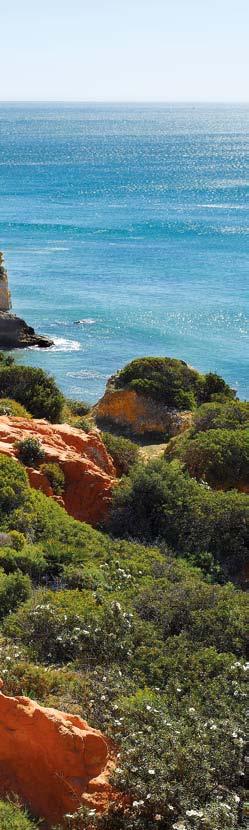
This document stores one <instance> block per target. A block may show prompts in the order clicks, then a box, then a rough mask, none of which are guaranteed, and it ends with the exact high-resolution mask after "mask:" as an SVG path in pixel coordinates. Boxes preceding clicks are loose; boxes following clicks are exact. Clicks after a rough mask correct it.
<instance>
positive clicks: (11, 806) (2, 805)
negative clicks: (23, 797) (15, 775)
mask: <svg viewBox="0 0 249 830" xmlns="http://www.w3.org/2000/svg"><path fill="white" fill-rule="evenodd" d="M0 827H1V830H38V824H36V823H34V822H33V821H31V819H29V818H28V814H27V812H26V810H24V809H23V808H22V807H20V806H18V803H12V802H10V801H0Z"/></svg>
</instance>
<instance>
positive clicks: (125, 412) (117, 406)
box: [92, 386, 192, 438]
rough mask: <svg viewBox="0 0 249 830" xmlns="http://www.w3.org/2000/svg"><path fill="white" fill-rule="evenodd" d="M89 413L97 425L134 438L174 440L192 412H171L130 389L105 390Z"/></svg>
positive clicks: (184, 426)
mask: <svg viewBox="0 0 249 830" xmlns="http://www.w3.org/2000/svg"><path fill="white" fill-rule="evenodd" d="M92 413H93V415H94V417H95V419H96V422H97V423H98V424H99V425H100V426H106V427H107V426H110V428H114V429H115V428H117V429H120V430H121V431H122V432H124V433H128V434H131V435H137V436H148V435H149V434H151V435H152V436H153V435H154V436H158V437H160V436H163V438H164V437H165V435H168V436H170V437H173V436H174V435H178V433H180V432H183V431H184V430H185V429H188V427H189V426H190V424H191V420H192V413H191V412H179V411H178V410H177V409H170V408H169V407H167V406H166V405H165V404H163V403H160V402H159V401H154V400H153V399H152V398H149V397H146V396H145V395H141V394H138V393H137V392H135V391H134V390H133V389H114V388H113V387H112V386H110V387H109V388H108V386H107V389H106V392H105V394H104V396H103V398H101V399H100V401H99V402H98V403H97V404H96V406H95V407H93V410H92Z"/></svg>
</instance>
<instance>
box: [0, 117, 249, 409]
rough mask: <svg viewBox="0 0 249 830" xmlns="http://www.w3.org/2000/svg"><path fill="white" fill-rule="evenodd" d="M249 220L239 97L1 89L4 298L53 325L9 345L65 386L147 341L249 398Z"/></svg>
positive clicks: (84, 383)
mask: <svg viewBox="0 0 249 830" xmlns="http://www.w3.org/2000/svg"><path fill="white" fill-rule="evenodd" d="M248 220H249V106H217V105H216V106H212V105H209V106H197V105H188V106H183V105H158V106H152V105H147V106H144V105H140V106H139V105H136V106H135V105H83V104H82V105H80V104H79V105H77V104H73V105H69V104H68V105H62V104H58V105H55V104H50V105H49V104H44V105H43V104H39V105H38V104H37V105H35V104H34V105H30V104H29V105H27V104H26V105H25V104H23V105H15V104H11V105H7V104H2V105H0V249H3V251H4V253H5V259H6V265H7V268H8V271H9V277H10V283H11V289H12V297H13V306H14V311H15V312H16V313H17V314H19V315H21V316H23V317H25V319H26V320H27V321H28V322H29V323H30V324H32V325H33V326H34V327H35V328H36V329H37V330H38V331H39V332H43V333H47V334H48V335H49V336H51V337H52V338H53V339H54V340H55V346H54V347H53V348H52V349H51V350H48V351H42V350H30V349H29V350H26V351H25V352H21V353H20V352H18V360H20V361H24V362H25V363H28V364H31V365H35V366H37V365H39V366H42V367H43V368H44V369H46V370H49V371H50V372H51V373H53V375H54V376H55V377H56V378H57V380H58V382H59V384H60V386H61V387H62V389H63V390H64V392H66V393H67V394H68V395H69V396H71V397H80V398H85V399H87V400H89V401H90V402H94V401H95V400H97V398H98V397H99V396H100V395H101V394H102V392H103V390H104V387H105V383H106V380H107V378H108V377H109V376H110V375H111V374H112V373H113V372H115V371H116V370H117V369H118V368H119V367H121V366H122V365H123V364H125V363H126V362H127V361H128V360H130V359H131V358H133V357H136V356H141V355H148V354H150V355H172V356H175V357H180V358H183V359H184V360H186V361H188V362H189V363H190V364H192V365H193V366H196V367H197V368H199V369H200V370H203V371H208V370H211V371H217V372H219V373H220V374H222V375H223V376H224V377H225V378H226V380H228V381H229V382H230V383H232V385H234V386H235V387H236V388H237V390H238V393H239V395H240V397H242V398H249V371H248V365H249V221H248ZM75 320H84V322H83V323H81V324H80V325H77V324H75V322H74V321H75Z"/></svg>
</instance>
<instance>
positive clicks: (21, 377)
mask: <svg viewBox="0 0 249 830" xmlns="http://www.w3.org/2000/svg"><path fill="white" fill-rule="evenodd" d="M6 397H7V398H11V399H12V398H13V399H14V400H15V401H18V403H20V404H22V405H23V406H25V407H26V408H27V410H28V411H29V412H31V414H32V415H34V417H35V418H47V419H48V421H52V422H55V421H59V420H60V417H61V412H62V406H63V400H64V399H63V396H62V394H61V392H60V391H59V389H58V388H57V386H56V384H55V381H54V380H53V378H51V377H49V375H46V373H45V372H43V370H42V369H35V368H32V367H30V366H16V365H15V364H14V365H13V366H7V365H6V363H4V364H2V363H0V398H6Z"/></svg>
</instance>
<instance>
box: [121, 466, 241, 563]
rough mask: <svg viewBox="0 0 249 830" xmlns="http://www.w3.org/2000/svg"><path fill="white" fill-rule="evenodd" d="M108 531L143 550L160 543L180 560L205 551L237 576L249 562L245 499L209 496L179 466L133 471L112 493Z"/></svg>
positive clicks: (238, 495)
mask: <svg viewBox="0 0 249 830" xmlns="http://www.w3.org/2000/svg"><path fill="white" fill-rule="evenodd" d="M110 529H111V531H112V532H113V533H115V534H116V535H118V536H123V537H128V538H133V539H137V540H138V539H139V540H141V541H143V542H146V543H147V544H153V543H154V544H155V543H157V542H158V541H159V540H160V539H162V540H164V541H165V542H166V544H167V545H169V546H170V547H171V548H173V549H174V550H176V551H178V552H179V553H181V554H183V555H186V554H187V555H188V553H189V554H193V553H198V552H200V553H202V552H203V551H206V552H208V553H211V554H213V555H214V557H215V559H216V561H218V562H219V563H221V564H222V567H223V568H224V569H225V572H226V573H227V572H228V573H229V572H230V573H234V572H236V573H237V574H238V571H239V570H240V568H241V567H242V566H243V564H244V562H245V561H246V560H247V558H248V549H249V502H248V497H247V496H246V495H244V494H240V493H236V492H231V493H221V492H212V491H210V490H209V488H207V486H203V485H202V484H199V483H197V482H196V481H195V480H193V479H191V478H189V476H188V475H187V474H186V473H184V472H182V471H181V469H180V468H179V466H178V465H177V462H173V463H171V464H169V463H167V462H166V461H165V460H164V459H162V460H157V461H153V462H151V463H149V464H147V465H146V466H142V465H141V466H138V467H134V468H133V469H132V470H131V472H130V475H129V477H127V478H126V479H123V480H122V482H121V483H120V484H119V485H118V486H117V487H116V491H115V494H114V498H113V509H112V517H111V521H110ZM196 561H198V558H197V559H196Z"/></svg>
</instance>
